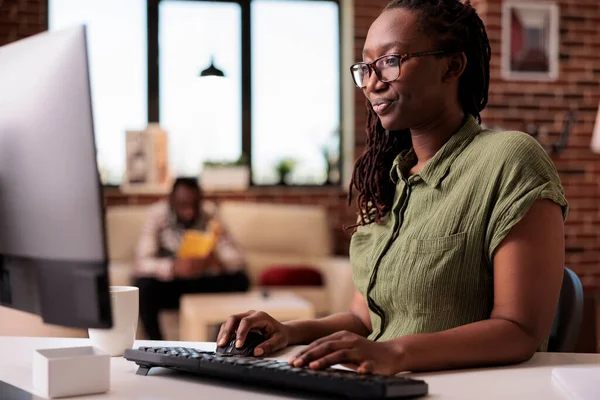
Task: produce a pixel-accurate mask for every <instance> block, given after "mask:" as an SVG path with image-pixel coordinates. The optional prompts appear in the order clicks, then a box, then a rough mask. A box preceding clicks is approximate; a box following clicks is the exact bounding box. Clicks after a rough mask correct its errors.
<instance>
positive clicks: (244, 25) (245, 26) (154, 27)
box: [46, 0, 354, 188]
mask: <svg viewBox="0 0 600 400" xmlns="http://www.w3.org/2000/svg"><path fill="white" fill-rule="evenodd" d="M161 1H163V0H146V7H147V11H146V18H147V23H146V26H147V52H148V56H147V62H148V66H147V68H148V69H147V71H148V87H147V94H148V102H147V107H148V112H147V115H148V123H160V82H159V79H160V71H159V68H160V67H159V63H160V58H159V57H160V53H159V29H158V27H159V3H160V2H161ZM178 1H190V2H191V1H194V2H213V3H237V4H239V5H240V8H241V35H242V37H241V52H242V53H241V72H242V84H241V86H242V87H241V91H242V93H241V99H242V131H241V132H240V133H241V135H242V149H241V150H242V154H243V155H244V156H245V157H246V159H247V162H248V167H249V168H250V174H249V180H250V182H249V185H250V186H251V187H261V188H262V187H267V188H268V187H273V186H276V185H271V184H256V183H255V182H254V181H253V178H252V175H253V174H252V37H251V33H252V27H251V21H252V10H251V8H252V7H251V3H252V0H178ZM303 1H314V2H323V1H326V2H333V3H336V4H337V7H338V32H339V33H338V40H339V49H340V50H339V53H338V60H339V63H338V65H339V71H338V72H339V77H340V85H339V92H338V99H339V102H338V107H339V125H338V126H339V127H340V130H339V135H340V139H339V161H338V166H339V172H340V179H339V183H338V184H336V185H332V186H334V187H341V186H342V185H344V184H345V183H346V182H347V177H346V175H347V170H348V168H347V163H346V154H345V149H346V148H347V144H346V141H347V140H349V139H354V138H353V137H352V138H349V137H348V136H353V135H345V134H343V133H344V131H345V130H344V126H346V124H345V117H346V115H345V114H346V113H345V111H344V108H346V107H344V98H343V92H344V90H345V89H344V85H345V84H344V76H345V71H346V69H345V68H344V63H343V62H344V57H343V54H344V47H343V46H344V37H343V34H344V18H343V17H344V16H343V15H342V14H343V13H344V12H345V11H346V10H345V9H344V7H343V6H342V3H343V0H303ZM49 2H50V0H47V2H46V3H47V4H46V6H47V7H46V9H47V13H48V14H49V10H50V7H49V4H48V3H49ZM46 17H47V18H46V21H49V15H47V16H46ZM346 130H348V129H346ZM352 133H353V132H352ZM290 186H292V187H303V188H306V187H308V188H310V187H324V186H326V185H311V184H295V185H290Z"/></svg>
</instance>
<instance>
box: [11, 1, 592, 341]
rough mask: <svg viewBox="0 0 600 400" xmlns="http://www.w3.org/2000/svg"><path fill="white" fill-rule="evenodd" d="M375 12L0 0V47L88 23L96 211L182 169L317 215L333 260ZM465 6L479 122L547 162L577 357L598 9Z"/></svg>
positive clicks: (146, 197)
mask: <svg viewBox="0 0 600 400" xmlns="http://www.w3.org/2000/svg"><path fill="white" fill-rule="evenodd" d="M386 3H387V1H384V0H339V1H334V0H294V1H285V0H279V1H277V0H251V1H250V0H248V1H245V0H240V1H212V2H208V1H183V0H161V1H158V0H4V1H2V0H0V45H4V44H7V43H10V42H13V41H15V40H18V39H22V38H25V37H27V36H29V35H33V34H36V33H39V32H43V31H45V30H47V29H51V30H57V29H62V28H67V27H70V26H73V25H76V24H81V23H85V24H86V25H87V26H88V34H89V36H88V39H89V55H90V70H91V86H92V92H93V106H94V118H95V127H96V142H97V149H98V166H99V169H100V171H101V174H102V179H103V183H104V185H105V191H104V192H105V202H106V205H107V207H108V210H111V209H113V208H119V209H121V210H122V209H123V207H130V206H144V205H147V204H150V203H153V202H155V201H156V200H158V199H160V198H162V197H164V195H165V193H166V191H165V190H166V188H167V187H168V185H167V183H168V182H169V179H171V178H172V177H173V176H176V175H186V176H198V177H199V179H200V182H201V183H206V185H205V189H206V197H207V198H208V199H211V200H215V201H217V202H223V201H244V202H250V203H276V204H282V205H310V206H315V207H319V208H320V209H322V210H324V211H325V215H326V229H327V230H328V232H327V234H328V235H329V236H330V240H331V255H332V256H339V257H347V255H348V246H349V234H348V232H345V231H344V230H343V229H342V226H343V225H344V224H345V225H350V224H352V223H353V222H354V221H355V209H354V205H353V204H352V205H350V206H348V204H347V200H346V199H347V185H348V182H349V179H350V173H351V168H352V163H353V161H354V159H355V158H356V157H357V156H358V155H359V154H360V153H361V152H362V150H363V148H364V145H365V140H366V138H365V135H364V126H365V122H366V114H365V107H364V98H363V97H362V94H361V93H360V91H358V90H356V89H355V88H354V87H353V85H352V81H351V78H350V74H349V70H348V67H349V65H350V64H351V63H352V62H355V61H357V60H360V59H361V51H362V45H363V43H364V39H365V36H366V33H367V30H368V27H369V25H370V24H371V22H372V21H373V20H374V19H375V18H376V17H377V16H378V14H379V13H380V11H381V10H382V8H383V7H384V6H385V4H386ZM473 4H474V6H475V7H476V8H477V10H478V12H479V14H480V16H481V17H482V19H483V20H484V22H485V24H486V27H487V33H488V36H489V39H490V43H491V46H492V53H493V55H492V69H491V85H490V95H489V104H488V106H487V109H486V110H485V112H484V113H483V123H484V124H485V125H486V126H488V127H492V128H501V129H518V130H522V131H526V132H528V133H530V134H532V135H534V136H535V137H536V138H537V139H538V140H539V141H540V143H541V144H542V145H543V146H544V147H545V148H546V149H547V151H548V153H549V154H550V155H551V157H552V160H553V161H554V163H555V165H556V166H557V168H558V171H559V173H560V177H561V179H562V182H563V185H564V187H565V190H566V195H567V199H568V200H569V203H570V214H569V217H568V221H567V225H566V245H567V248H566V264H567V265H568V266H569V267H570V268H571V269H572V270H574V271H575V272H576V273H577V274H578V275H579V277H580V278H581V280H582V283H583V286H584V290H585V311H584V313H585V316H584V325H583V326H582V332H581V335H580V341H579V351H587V352H595V351H596V350H597V348H598V342H599V341H600V338H599V337H598V334H597V333H598V332H599V331H600V308H599V307H598V306H599V304H600V205H599V200H600V156H599V155H598V154H596V152H595V151H600V125H599V123H598V122H597V119H598V118H599V105H600V2H599V1H598V0H579V1H575V0H557V1H551V2H542V1H536V0H533V1H529V2H507V1H501V0H473ZM0 95H1V94H0ZM595 127H596V131H597V133H598V136H597V137H596V138H595V136H594V130H595ZM136 132H137V134H138V136H135V135H136ZM140 132H141V133H140ZM140 138H141V139H140ZM136 146H138V147H137V148H136ZM224 170H226V171H228V172H225V175H223V174H224V172H223V171H224ZM157 171H158V172H157ZM234 171H238V172H239V174H237V175H236V173H234ZM219 174H220V175H219ZM224 176H227V177H228V178H227V179H225V178H223V177H224ZM136 177H137V178H136ZM223 179H225V181H226V182H225V183H227V182H229V184H228V185H227V184H225V185H224V184H223V182H224V180H223ZM228 179H229V180H228ZM211 182H213V183H214V187H211V186H210V184H211ZM215 182H216V183H215Z"/></svg>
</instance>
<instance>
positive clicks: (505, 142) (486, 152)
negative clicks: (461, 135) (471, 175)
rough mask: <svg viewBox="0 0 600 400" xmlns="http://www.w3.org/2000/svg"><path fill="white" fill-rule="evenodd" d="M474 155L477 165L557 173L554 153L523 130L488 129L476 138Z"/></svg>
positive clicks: (472, 154)
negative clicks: (549, 153)
mask: <svg viewBox="0 0 600 400" xmlns="http://www.w3.org/2000/svg"><path fill="white" fill-rule="evenodd" d="M469 148H470V152H469V154H470V157H469V158H473V159H474V161H476V164H481V165H485V166H487V168H486V169H489V168H492V169H496V170H498V171H505V172H507V171H508V170H512V169H514V168H524V167H527V168H528V169H532V170H536V171H538V172H540V173H541V172H551V173H555V172H556V169H555V166H554V163H553V162H552V160H551V159H550V156H549V155H548V154H547V153H546V151H545V150H544V148H543V147H542V145H541V144H540V143H539V142H538V141H537V140H536V139H535V138H534V137H532V136H531V135H529V134H527V133H525V132H521V131H516V130H515V131H511V130H491V129H484V130H482V131H481V132H480V133H479V135H477V136H476V137H475V139H474V140H473V142H472V143H471V145H470V146H469Z"/></svg>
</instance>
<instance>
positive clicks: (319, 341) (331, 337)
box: [290, 332, 343, 364]
mask: <svg viewBox="0 0 600 400" xmlns="http://www.w3.org/2000/svg"><path fill="white" fill-rule="evenodd" d="M341 337H343V332H336V333H333V334H331V335H329V336H324V337H322V338H320V339H317V340H315V341H314V342H312V343H310V344H309V345H308V346H306V347H305V348H303V349H302V350H300V351H299V352H298V353H297V354H296V355H295V356H294V357H293V358H292V359H291V360H290V364H291V363H293V361H294V360H297V359H298V358H301V357H302V356H304V354H306V353H308V352H310V351H312V350H313V349H315V348H316V347H318V346H321V345H323V344H324V343H328V342H331V341H337V340H339V339H340V338H341Z"/></svg>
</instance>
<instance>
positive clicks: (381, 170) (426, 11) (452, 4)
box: [348, 0, 491, 227]
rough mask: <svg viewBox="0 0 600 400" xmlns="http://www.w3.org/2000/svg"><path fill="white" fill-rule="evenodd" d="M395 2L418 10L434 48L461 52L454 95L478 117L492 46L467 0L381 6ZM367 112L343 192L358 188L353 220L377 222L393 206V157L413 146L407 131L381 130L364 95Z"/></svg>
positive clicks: (400, 0) (403, 0) (424, 0)
mask: <svg viewBox="0 0 600 400" xmlns="http://www.w3.org/2000/svg"><path fill="white" fill-rule="evenodd" d="M395 8H404V9H407V10H411V11H414V12H417V13H418V22H419V24H420V27H421V29H422V31H423V32H425V33H426V34H430V35H436V36H437V37H438V38H439V39H438V48H439V49H452V50H453V51H457V52H464V53H465V55H466V58H467V66H466V68H465V71H464V72H463V74H462V76H461V77H460V81H459V90H458V92H459V93H458V94H459V101H460V104H461V106H462V109H463V111H464V113H465V114H469V115H472V116H473V117H475V118H476V119H477V121H478V122H479V123H481V116H480V115H479V112H480V111H482V110H483V109H484V108H485V106H486V105H487V101H488V87H489V81H490V57H491V48H490V44H489V41H488V37H487V33H486V30H485V26H484V24H483V21H482V20H481V19H480V18H479V16H478V15H477V12H476V11H475V9H474V8H473V7H472V6H471V1H470V0H466V1H465V3H461V2H460V1H459V0H393V1H391V2H390V3H389V4H388V5H387V7H386V8H385V10H384V11H387V10H391V9H395ZM367 113H368V115H367V124H366V133H367V143H366V148H365V151H364V152H363V154H362V155H361V156H360V157H359V158H358V159H357V160H356V163H355V166H354V172H353V174H352V180H351V181H350V191H349V195H348V203H350V202H351V201H352V189H353V188H355V189H356V191H357V192H358V196H357V199H356V203H357V208H358V216H359V221H358V225H368V224H370V223H372V222H376V223H381V218H383V217H384V216H385V215H386V214H387V213H388V212H389V210H390V209H391V208H392V203H393V200H394V192H395V189H396V188H395V186H394V184H393V182H392V181H391V180H390V178H389V172H390V169H391V167H392V164H393V161H394V158H395V157H396V156H397V155H398V154H400V152H402V151H403V150H408V149H410V148H411V147H412V140H411V138H410V131H409V130H405V131H402V132H391V133H390V132H388V131H386V130H385V129H384V128H383V126H382V125H381V121H380V120H379V117H378V116H377V114H376V113H375V111H374V110H373V107H372V106H371V104H370V103H369V102H368V101H367ZM356 226H357V225H354V227H356Z"/></svg>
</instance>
